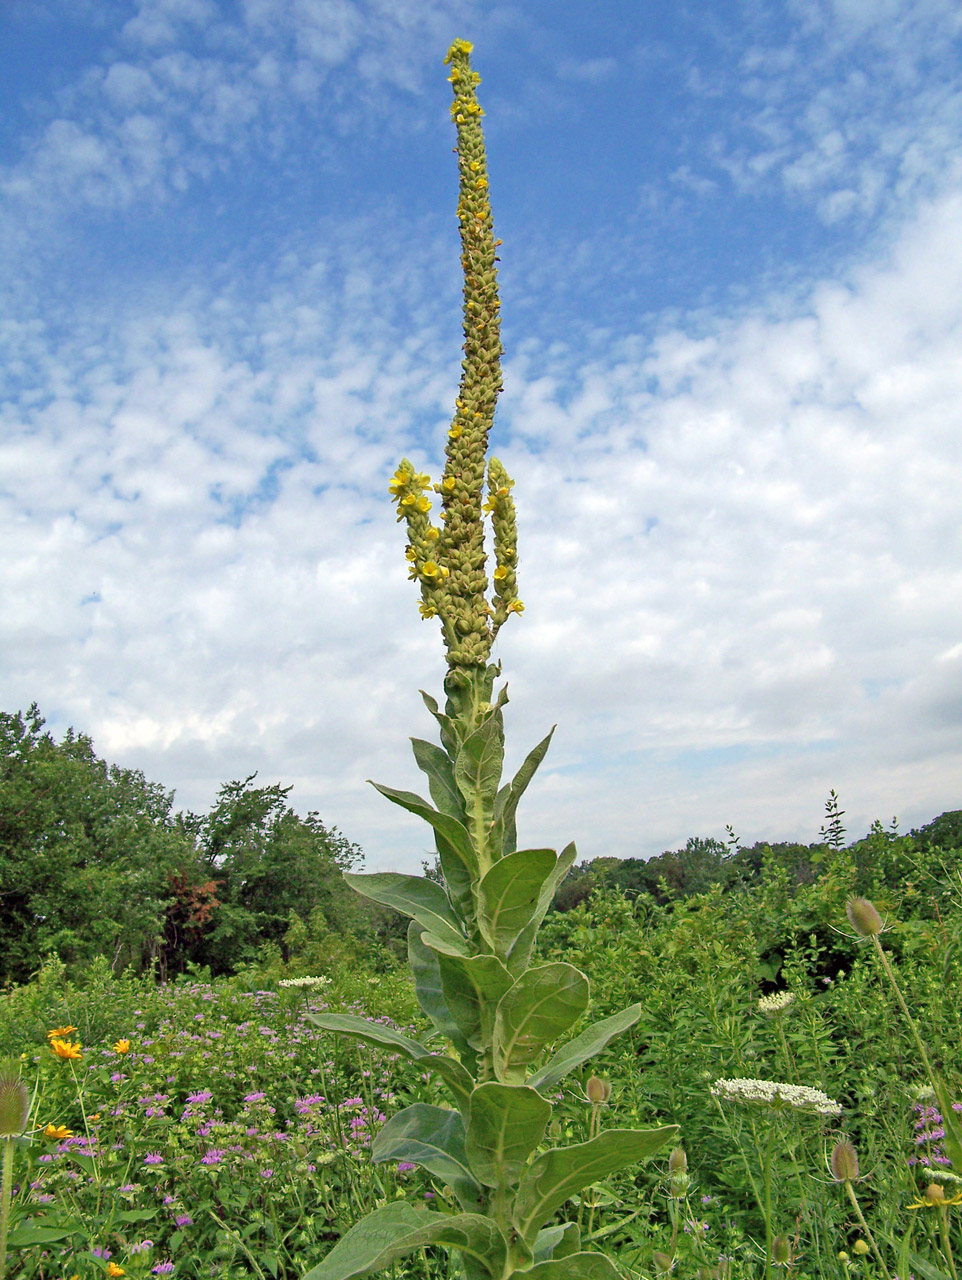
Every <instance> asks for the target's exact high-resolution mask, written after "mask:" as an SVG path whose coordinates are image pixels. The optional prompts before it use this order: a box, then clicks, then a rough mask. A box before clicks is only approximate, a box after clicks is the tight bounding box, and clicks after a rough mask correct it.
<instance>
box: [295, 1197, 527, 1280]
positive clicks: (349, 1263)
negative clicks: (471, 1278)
mask: <svg viewBox="0 0 962 1280" xmlns="http://www.w3.org/2000/svg"><path fill="white" fill-rule="evenodd" d="M428 1244H439V1245H444V1246H446V1247H447V1248H449V1249H458V1250H459V1251H460V1252H461V1253H463V1254H466V1255H467V1256H468V1257H470V1258H474V1259H477V1261H478V1262H480V1263H481V1264H482V1265H483V1266H484V1268H485V1270H486V1271H487V1273H488V1274H489V1275H490V1276H492V1277H499V1276H501V1274H502V1273H503V1271H504V1266H505V1259H506V1257H507V1244H506V1242H505V1239H504V1236H502V1234H501V1232H500V1231H499V1230H498V1228H497V1226H496V1224H495V1223H494V1222H493V1221H492V1220H491V1219H490V1218H485V1217H482V1216H481V1215H480V1214H476V1213H457V1214H453V1215H451V1216H448V1215H447V1214H443V1213H432V1212H431V1211H429V1210H425V1209H415V1208H414V1207H413V1206H412V1205H409V1204H405V1203H404V1202H403V1201H394V1202H393V1203H392V1204H387V1205H385V1206H384V1207H383V1208H382V1209H376V1210H375V1211H374V1212H373V1213H370V1214H368V1216H367V1217H366V1218H362V1219H361V1221H360V1222H358V1223H356V1224H355V1225H354V1226H353V1227H352V1228H351V1229H350V1231H348V1232H347V1234H346V1235H345V1236H343V1237H342V1238H341V1239H340V1240H339V1241H338V1242H337V1244H336V1245H335V1246H334V1248H333V1249H332V1250H331V1251H330V1253H329V1254H328V1255H327V1257H326V1258H325V1259H324V1260H323V1262H319V1263H318V1265H317V1266H316V1267H313V1268H312V1269H311V1270H310V1271H309V1272H308V1273H307V1275H306V1276H304V1278H303V1280H353V1277H355V1276H366V1275H370V1274H371V1273H372V1272H376V1271H383V1270H384V1269H385V1268H387V1267H389V1266H390V1265H391V1263H392V1262H394V1261H395V1260H396V1259H398V1258H403V1257H404V1256H405V1255H406V1254H408V1253H413V1252H414V1250H415V1249H420V1248H422V1247H423V1246H424V1245H428Z"/></svg>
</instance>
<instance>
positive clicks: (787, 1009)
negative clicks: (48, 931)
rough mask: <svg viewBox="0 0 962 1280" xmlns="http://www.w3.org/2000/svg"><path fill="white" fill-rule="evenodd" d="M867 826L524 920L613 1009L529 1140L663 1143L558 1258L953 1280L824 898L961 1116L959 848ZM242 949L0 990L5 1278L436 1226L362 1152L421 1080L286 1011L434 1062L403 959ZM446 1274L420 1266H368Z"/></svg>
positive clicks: (920, 1072) (942, 1184)
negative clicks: (5, 1113) (642, 1137)
mask: <svg viewBox="0 0 962 1280" xmlns="http://www.w3.org/2000/svg"><path fill="white" fill-rule="evenodd" d="M874 839H875V844H874V845H873V846H872V848H873V850H874V856H873V857H872V858H870V859H868V858H866V856H865V842H860V843H859V844H858V845H856V846H852V848H850V849H845V848H839V849H828V851H827V853H828V856H827V857H826V860H825V862H824V863H823V864H822V865H821V866H820V867H819V868H818V874H817V875H816V876H814V877H813V878H812V879H811V880H810V881H809V882H807V883H803V882H800V881H799V880H798V879H797V878H796V877H795V876H794V875H793V874H791V873H790V872H789V870H788V869H787V868H786V865H785V859H784V858H781V859H780V858H779V857H778V856H777V855H776V854H775V853H771V854H770V856H768V857H767V858H766V860H765V862H764V865H763V866H762V868H761V871H760V874H759V876H758V877H757V879H756V881H755V882H754V883H753V884H751V885H742V886H738V885H734V886H729V887H727V888H724V889H723V888H722V887H721V886H719V885H716V886H714V887H712V888H711V889H710V890H709V891H708V892H706V893H702V894H694V895H690V896H688V897H684V898H666V899H665V900H663V901H659V900H658V898H657V896H656V895H652V894H647V893H638V894H634V895H630V894H628V895H626V894H624V893H622V892H620V891H617V890H614V889H611V888H607V887H605V885H604V884H603V883H599V884H597V885H596V886H595V888H594V889H593V891H592V892H591V893H590V895H589V896H588V897H587V898H586V899H585V900H584V901H583V902H581V903H580V904H579V905H578V906H576V907H574V908H573V909H572V910H569V911H566V912H563V913H562V912H555V913H553V914H552V915H549V917H548V919H547V920H546V922H545V924H544V926H543V929H542V933H541V938H540V940H539V956H538V960H539V963H550V962H552V961H554V960H557V959H559V958H561V957H563V958H564V960H565V961H567V962H568V963H571V964H574V965H575V966H577V967H578V968H580V969H583V970H584V971H585V972H587V973H588V974H589V975H590V976H591V979H592V1001H591V1007H590V1009H589V1011H588V1013H587V1014H586V1015H585V1022H586V1023H587V1022H590V1021H592V1020H596V1019H598V1018H601V1017H605V1016H606V1015H608V1014H609V1013H611V1012H612V1011H614V1010H616V1009H619V1008H622V1007H623V1006H624V1005H625V1004H628V1003H632V1002H640V1004H641V1006H642V1013H641V1016H640V1018H639V1020H638V1022H637V1023H636V1024H635V1026H634V1027H632V1028H631V1029H630V1030H629V1031H627V1032H626V1033H625V1034H624V1035H623V1036H621V1037H620V1038H619V1039H617V1040H615V1041H614V1042H613V1043H612V1044H611V1045H610V1046H609V1047H608V1048H607V1049H606V1050H605V1052H604V1054H603V1055H602V1057H601V1058H600V1059H597V1060H596V1061H595V1062H594V1063H593V1064H592V1067H591V1069H590V1070H589V1068H588V1067H584V1068H583V1069H582V1071H581V1072H580V1073H576V1074H575V1075H573V1076H571V1077H569V1078H568V1079H567V1080H566V1082H565V1084H564V1086H563V1087H559V1088H558V1089H557V1091H556V1102H557V1105H556V1108H555V1112H554V1118H553V1119H552V1122H551V1131H550V1134H549V1136H550V1137H551V1138H552V1139H554V1140H555V1141H562V1142H564V1143H571V1142H578V1141H584V1140H585V1139H586V1138H587V1137H588V1136H589V1135H590V1134H591V1133H596V1132H598V1130H599V1129H603V1128H608V1127H616V1126H625V1125H629V1126H630V1125H637V1124H639V1123H641V1124H644V1125H646V1126H648V1125H660V1124H677V1125H679V1126H680V1132H681V1137H680V1144H679V1145H677V1146H676V1147H674V1148H673V1149H672V1150H671V1151H668V1150H665V1151H664V1152H662V1153H659V1155H658V1156H657V1157H656V1158H654V1159H652V1160H650V1161H647V1162H645V1163H643V1164H639V1165H637V1166H636V1167H634V1168H630V1169H627V1170H625V1171H624V1172H622V1173H619V1174H617V1175H615V1176H613V1177H610V1178H608V1179H607V1180H605V1181H603V1182H602V1183H600V1184H599V1185H597V1186H595V1187H594V1188H593V1189H591V1190H586V1191H585V1192H584V1193H583V1194H582V1196H581V1197H578V1196H575V1197H573V1198H572V1199H571V1200H570V1202H569V1203H568V1205H567V1206H566V1211H567V1214H568V1216H569V1217H574V1218H575V1219H576V1220H577V1221H578V1222H579V1225H580V1229H581V1238H582V1247H583V1248H585V1249H586V1250H587V1251H597V1252H601V1253H604V1254H605V1255H606V1256H607V1257H608V1258H609V1259H610V1260H611V1261H612V1262H613V1263H614V1264H615V1265H616V1267H617V1268H618V1270H619V1271H620V1272H621V1273H622V1274H624V1275H625V1276H631V1277H642V1276H644V1277H647V1276H655V1275H658V1274H662V1273H667V1272H669V1271H673V1272H676V1273H677V1274H679V1275H690V1276H698V1277H703V1278H705V1280H707V1278H708V1277H717V1278H718V1280H723V1278H726V1277H731V1278H732V1280H734V1278H735V1277H740V1276H745V1277H748V1276H761V1275H763V1274H764V1275H767V1276H771V1275H772V1274H773V1272H774V1271H775V1270H777V1271H779V1272H781V1273H783V1274H784V1275H785V1276H797V1277H829V1276H832V1277H849V1276H852V1275H865V1276H868V1275H880V1276H888V1277H889V1278H890V1280H894V1277H895V1276H896V1275H898V1276H900V1277H902V1278H903V1280H904V1278H905V1277H907V1276H910V1275H911V1276H915V1277H916V1278H917V1280H942V1278H943V1277H949V1278H950V1280H957V1270H956V1267H957V1257H958V1254H959V1251H960V1249H962V1232H960V1227H959V1215H960V1213H962V1204H960V1202H962V1179H960V1178H959V1176H958V1174H957V1173H956V1172H955V1170H954V1169H953V1167H952V1166H951V1164H950V1162H949V1159H948V1156H947V1155H946V1151H945V1142H944V1127H943V1125H942V1117H941V1115H940V1111H939V1104H938V1101H937V1100H936V1099H935V1098H934V1097H933V1095H932V1092H931V1086H930V1082H929V1080H928V1078H927V1074H926V1071H925V1068H924V1064H923V1062H922V1061H921V1060H920V1054H919V1047H918V1045H917V1043H916V1041H915V1040H914V1038H913V1033H912V1027H911V1024H910V1023H909V1022H908V1021H907V1020H906V1017H905V1014H904V1012H903V1011H902V1010H901V1009H900V1007H899V1003H898V999H897V997H896V995H895V994H894V993H893V990H892V988H891V985H890V984H889V982H888V980H887V978H886V975H885V973H884V970H883V969H882V968H881V967H880V965H879V963H878V957H877V956H876V955H875V953H874V951H873V940H872V938H871V937H870V936H859V934H858V932H857V931H856V930H855V929H853V927H852V925H851V923H850V921H849V920H848V918H847V916H846V911H845V904H846V901H847V900H849V899H850V898H851V896H852V895H853V894H855V893H858V892H865V891H866V890H871V893H872V895H873V900H874V901H875V902H876V904H877V905H878V909H879V911H880V912H881V913H882V915H883V917H884V918H885V920H886V929H885V932H884V933H882V934H881V935H880V941H881V943H882V945H883V947H884V948H885V951H886V954H887V955H888V956H889V957H890V958H891V963H892V966H893V974H894V976H895V977H896V978H897V981H898V985H899V989H900V990H901V991H902V992H904V995H905V1000H906V1004H907V1008H908V1011H909V1013H910V1016H911V1019H912V1020H913V1021H914V1023H915V1024H916V1025H917V1026H918V1027H919V1028H920V1032H921V1036H922V1038H923V1045H924V1049H925V1051H926V1053H927V1055H928V1057H929V1059H930V1060H931V1063H932V1065H933V1066H934V1068H935V1069H936V1070H937V1071H939V1072H940V1073H941V1074H942V1075H944V1077H945V1078H946V1080H947V1083H948V1086H949V1087H950V1090H951V1091H952V1096H953V1098H954V1099H962V1079H960V1074H962V1073H960V1069H959V1055H958V1046H959V1044H960V1043H962V1000H960V998H959V997H960V987H959V983H958V978H957V976H956V975H957V960H958V955H959V949H960V943H962V875H960V871H959V851H958V850H952V849H948V850H940V849H935V850H933V849H932V848H931V847H925V846H924V843H923V844H920V843H919V842H913V841H912V840H910V839H907V838H900V837H896V836H894V835H888V836H884V837H880V836H879V835H878V833H876V834H875V837H874ZM261 960H262V963H261V964H260V965H259V966H251V967H250V968H248V969H247V970H246V971H244V972H241V973H239V974H237V975H235V976H233V977H230V978H220V979H217V980H215V981H210V980H209V979H207V978H206V977H205V976H204V975H203V974H202V973H194V974H191V975H187V976H186V977H184V978H182V979H180V980H178V981H176V982H175V983H173V984H168V985H159V986H158V985H156V984H155V982H154V980H153V979H152V978H151V977H149V976H134V975H133V974H130V973H128V974H126V975H123V976H121V977H115V976H112V975H111V973H110V971H109V967H108V965H107V963H106V962H105V961H104V962H99V963H94V964H93V965H92V966H88V967H87V968H86V970H85V971H84V972H83V974H82V975H80V976H77V977H75V978H73V979H71V978H70V977H69V976H68V974H67V973H66V972H65V970H64V968H63V966H62V965H60V964H59V962H58V961H56V960H55V959H51V960H48V961H47V962H46V963H45V964H44V965H43V967H42V968H41V970H40V971H39V973H38V974H37V976H36V977H35V978H34V980H33V981H31V982H30V983H29V984H27V985H24V986H20V987H17V988H14V989H11V990H10V991H8V992H7V993H6V994H5V995H4V997H3V999H2V1002H0V1036H2V1041H3V1044H4V1048H5V1052H6V1053H7V1054H8V1055H12V1056H14V1057H16V1058H19V1060H20V1066H21V1072H22V1075H23V1079H24V1081H25V1083H26V1084H27V1086H28V1088H29V1091H30V1095H31V1109H30V1117H29V1123H28V1125H27V1128H26V1133H25V1134H24V1136H23V1138H21V1139H20V1140H19V1142H17V1143H16V1149H15V1152H14V1170H13V1182H12V1187H13V1192H14V1194H13V1199H12V1214H11V1218H10V1234H9V1239H8V1256H7V1264H6V1272H5V1274H6V1276H9V1277H11V1278H12V1277H18V1278H19V1277H24V1278H26V1277H37V1278H38V1280H72V1277H75V1276H76V1277H78V1280H92V1278H93V1277H99V1276H102V1275H113V1276H119V1275H122V1274H125V1275H129V1276H137V1275H140V1276H147V1275H171V1276H180V1277H206V1276H211V1277H217V1276H220V1277H234V1276H238V1277H239V1276H248V1275H253V1276H259V1277H285V1278H286V1277H300V1276H303V1275H304V1274H305V1273H306V1272H307V1271H308V1270H309V1269H310V1268H311V1267H313V1266H315V1265H316V1264H317V1263H318V1262H319V1261H320V1259H321V1258H322V1257H323V1256H324V1255H325V1253H326V1252H327V1251H328V1250H329V1248H330V1247H331V1245H332V1244H333V1243H334V1242H335V1241H336V1240H337V1239H338V1238H339V1237H340V1236H341V1235H342V1233H343V1232H344V1231H345V1230H346V1229H347V1228H348V1227H349V1226H350V1225H351V1224H352V1223H354V1222H355V1221H356V1220H357V1219H359V1218H361V1217H362V1216H363V1215H364V1214H365V1213H366V1212H368V1211H370V1210H371V1209H375V1208H378V1207H380V1206H383V1205H385V1204H386V1203H388V1202H390V1201H393V1200H408V1201H411V1202H412V1203H423V1202H424V1201H425V1200H429V1201H432V1202H433V1206H434V1207H435V1208H436V1209H438V1210H440V1211H442V1212H444V1211H449V1212H451V1213H454V1212H456V1208H457V1206H456V1204H455V1203H454V1197H453V1194H452V1191H451V1188H450V1187H449V1186H447V1185H446V1184H445V1183H444V1181H443V1180H442V1179H439V1178H437V1177H432V1175H431V1174H430V1173H428V1172H427V1171H425V1170H424V1169H422V1168H416V1167H413V1166H408V1167H405V1165H404V1164H403V1163H402V1164H401V1165H393V1164H390V1163H379V1164H376V1165H375V1164H373V1163H372V1161H371V1143H372V1140H373V1138H374V1136H375V1135H376V1134H377V1132H378V1131H379V1129H380V1128H381V1127H382V1126H383V1125H384V1124H385V1123H386V1121H387V1120H388V1119H389V1118H390V1117H391V1116H392V1115H394V1114H395V1113H396V1112H397V1111H399V1110H400V1109H402V1108H403V1107H405V1106H407V1105H410V1104H411V1103H413V1102H430V1103H433V1104H435V1105H437V1104H439V1103H441V1104H442V1105H443V1095H442V1093H441V1091H440V1088H439V1082H438V1081H436V1080H435V1079H434V1078H433V1077H432V1076H431V1075H429V1074H427V1073H420V1072H418V1071H417V1070H416V1069H415V1067H413V1066H412V1064H411V1063H409V1062H406V1061H404V1060H402V1059H401V1058H399V1057H398V1056H397V1055H395V1054H392V1053H390V1052H385V1051H382V1050H379V1049H376V1048H371V1047H366V1046H364V1045H363V1044H358V1043H356V1042H354V1041H353V1040H348V1039H347V1038H346V1037H340V1036H335V1035H332V1034H331V1033H329V1032H326V1031H323V1030H320V1029H319V1028H317V1027H316V1026H315V1025H314V1024H313V1023H312V1021H311V1018H312V1017H315V1016H318V1015H320V1014H322V1013H324V1012H339V1013H353V1014H355V1015H361V1016H363V1017H365V1018H369V1019H371V1020H373V1021H374V1022H376V1023H377V1024H379V1025H381V1026H385V1027H394V1028H397V1029H398V1030H400V1031H403V1032H405V1034H407V1035H409V1036H413V1037H420V1038H422V1039H423V1040H424V1041H425V1042H428V1041H432V1042H433V1044H434V1045H435V1046H437V1042H438V1037H437V1035H436V1033H434V1032H433V1030H432V1029H431V1028H430V1026H429V1024H428V1023H427V1022H426V1020H425V1019H424V1017H423V1015H422V1014H421V1012H420V1010H419V1009H418V1005H417V1002H416V1000H415V992H414V986H413V983H412V981H411V978H410V973H409V971H408V969H407V967H406V966H403V967H402V966H396V965H395V964H394V963H393V962H392V961H391V959H390V957H389V956H387V955H385V954H377V955H373V956H372V954H371V953H367V955H365V953H364V951H363V950H362V949H361V948H357V949H356V950H352V949H351V948H350V946H349V945H348V944H347V943H345V942H343V941H341V942H339V943H338V944H337V945H335V944H334V943H333V942H332V941H331V939H330V938H329V937H328V939H327V940H326V941H321V942H318V941H312V940H311V939H310V938H309V937H307V936H306V935H305V936H304V937H303V938H302V940H301V946H300V949H299V952H298V953H297V954H292V955H291V956H289V958H288V960H287V962H286V963H285V962H283V961H282V960H281V956H280V953H279V951H278V950H277V949H276V948H274V949H271V948H267V949H265V951H264V953H263V955H262V957H261ZM575 1030H576V1031H577V1028H575ZM54 1033H56V1034H54ZM58 1046H59V1047H58ZM63 1046H66V1048H64V1047H63ZM718 1081H723V1082H724V1081H728V1082H734V1083H733V1084H732V1083H730V1084H729V1086H724V1085H723V1086H721V1087H720V1086H718V1084H717V1082H718ZM746 1081H747V1082H750V1081H755V1082H758V1081H761V1082H767V1083H768V1084H770V1085H771V1084H772V1083H773V1082H775V1083H778V1084H779V1085H780V1086H781V1088H780V1090H776V1091H775V1092H774V1094H773V1093H772V1092H771V1090H769V1093H768V1095H764V1091H762V1096H760V1095H759V1089H758V1087H757V1084H756V1086H755V1088H754V1090H753V1089H752V1088H751V1087H749V1086H748V1085H747V1084H745V1083H738V1082H746ZM788 1086H793V1087H794V1091H793V1090H791V1089H789V1088H788ZM820 1098H822V1099H825V1100H826V1101H827V1102H828V1103H830V1104H834V1105H830V1106H824V1105H821V1104H820V1103H819V1099H820ZM848 1148H851V1149H853V1150H854V1153H857V1168H856V1166H855V1164H853V1163H851V1162H850V1163H849V1164H846V1163H845V1160H844V1159H843V1158H842V1157H843V1156H844V1157H845V1158H848ZM840 1150H841V1151H842V1156H840V1155H839V1154H838V1152H839V1151H840ZM833 1153H834V1158H833ZM933 1188H934V1190H933ZM449 1268H450V1263H449V1262H448V1260H447V1258H446V1257H445V1256H444V1255H443V1254H441V1253H435V1252H433V1251H432V1250H430V1249H427V1250H421V1251H420V1252H418V1253H417V1254H415V1255H412V1256H411V1257H409V1258H407V1259H405V1260H404V1261H403V1262H402V1263H395V1264H394V1266H393V1269H389V1270H388V1271H387V1272H386V1273H385V1274H392V1275H395V1276H398V1277H412V1278H413V1277H418V1278H419V1280H420V1278H422V1277H423V1278H424V1280H428V1278H429V1277H431V1278H433V1277H446V1276H448V1275H449V1274H453V1272H452V1271H451V1270H450V1269H449Z"/></svg>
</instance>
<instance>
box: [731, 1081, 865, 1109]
mask: <svg viewBox="0 0 962 1280" xmlns="http://www.w3.org/2000/svg"><path fill="white" fill-rule="evenodd" d="M709 1092H710V1093H711V1095H712V1097H714V1098H719V1099H720V1100H721V1101H722V1102H743V1103H746V1104H748V1105H750V1106H757V1107H771V1108H774V1109H776V1110H777V1109H781V1108H783V1107H791V1109H792V1110H793V1111H803V1112H807V1113H809V1114H811V1115H819V1116H840V1115H841V1114H842V1105H841V1103H839V1102H836V1101H835V1099H834V1098H830V1097H829V1096H828V1094H826V1093H822V1091H821V1089H811V1088H809V1087H808V1085H804V1084H783V1083H782V1082H781V1081H779V1080H746V1079H741V1078H737V1079H734V1080H725V1079H722V1080H716V1081H715V1083H714V1084H713V1085H712V1086H711V1089H710V1090H709Z"/></svg>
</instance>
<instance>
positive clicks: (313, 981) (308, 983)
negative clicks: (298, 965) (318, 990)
mask: <svg viewBox="0 0 962 1280" xmlns="http://www.w3.org/2000/svg"><path fill="white" fill-rule="evenodd" d="M330 981H331V979H330V978H324V977H320V978H281V980H280V982H279V983H278V984H277V985H278V986H279V987H326V986H327V985H328V983H329V982H330Z"/></svg>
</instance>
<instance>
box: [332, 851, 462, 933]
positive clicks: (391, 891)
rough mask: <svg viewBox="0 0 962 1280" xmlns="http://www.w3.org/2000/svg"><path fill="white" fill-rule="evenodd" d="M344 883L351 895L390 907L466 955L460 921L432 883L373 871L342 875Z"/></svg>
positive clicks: (443, 895)
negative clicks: (364, 873) (410, 917)
mask: <svg viewBox="0 0 962 1280" xmlns="http://www.w3.org/2000/svg"><path fill="white" fill-rule="evenodd" d="M344 881H345V883H346V884H348V885H350V887H351V888H352V889H353V890H354V892H355V893H359V894H361V895H362V896H363V897H365V898H370V899H371V900H372V901H373V902H380V903H381V905H382V906H385V907H393V909H394V910H395V911H400V912H401V914H402V915H405V916H413V917H414V919H415V920H417V922H418V923H419V924H421V925H423V926H424V928H425V929H430V930H431V932H432V933H434V934H437V936H438V937H440V938H444V939H445V940H446V941H447V943H448V945H449V946H453V947H455V948H458V947H459V948H460V949H461V950H462V951H463V952H465V953H466V952H467V950H468V946H469V943H468V940H467V938H465V936H464V934H463V933H462V932H461V922H460V921H459V919H458V917H457V915H456V914H455V912H454V909H453V908H452V906H451V904H450V902H449V901H448V896H447V894H446V893H445V892H444V890H443V889H442V887H441V886H440V885H439V884H436V883H435V882H434V881H433V880H427V879H425V878H424V877H422V876H405V875H401V874H399V873H398V872H395V871H377V872H374V873H373V874H371V875H354V874H352V873H350V872H345V873H344Z"/></svg>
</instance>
